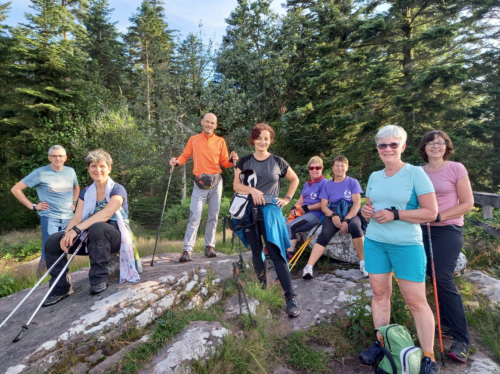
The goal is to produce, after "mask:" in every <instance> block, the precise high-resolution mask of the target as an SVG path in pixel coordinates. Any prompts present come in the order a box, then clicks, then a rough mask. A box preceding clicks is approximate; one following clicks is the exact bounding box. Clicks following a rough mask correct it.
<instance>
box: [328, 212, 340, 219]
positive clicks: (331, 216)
mask: <svg viewBox="0 0 500 374" xmlns="http://www.w3.org/2000/svg"><path fill="white" fill-rule="evenodd" d="M335 216H338V214H337V213H335V212H334V213H332V214H330V215H329V216H328V217H330V218H333V217H335Z"/></svg>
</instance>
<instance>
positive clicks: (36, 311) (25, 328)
mask: <svg viewBox="0 0 500 374" xmlns="http://www.w3.org/2000/svg"><path fill="white" fill-rule="evenodd" d="M87 237H88V231H84V232H83V233H82V235H81V236H80V238H81V241H80V244H79V245H78V247H77V248H76V249H75V251H74V252H73V254H72V255H71V258H70V259H69V260H68V262H67V263H66V265H64V267H63V269H62V271H61V272H60V273H59V275H58V276H57V278H56V280H55V281H54V283H53V284H52V286H51V287H49V290H48V291H47V293H46V294H45V296H44V297H43V299H42V301H40V303H39V304H38V307H37V308H36V309H35V311H34V312H33V314H32V315H31V318H30V319H29V320H28V322H27V323H26V324H25V325H23V327H22V329H21V332H20V333H19V334H17V336H16V337H15V338H14V340H12V342H13V343H15V342H17V341H19V339H21V337H22V335H23V333H24V332H25V331H26V330H28V326H29V324H30V323H31V321H32V320H33V318H34V317H35V315H36V314H37V313H38V311H39V310H40V308H41V307H42V305H43V303H44V302H45V300H46V299H47V297H49V295H50V293H51V292H52V290H53V289H54V287H55V286H56V285H57V282H59V279H61V277H62V276H63V274H64V275H66V269H67V268H68V266H69V264H71V261H73V259H74V258H75V256H76V255H77V254H78V252H79V251H80V248H81V247H82V245H83V243H84V242H85V241H86V240H87ZM64 256H67V253H66V252H64V253H63V254H61V256H59V258H58V259H57V261H56V262H54V264H53V265H52V266H51V267H50V269H49V270H47V272H46V273H45V274H44V275H43V276H42V277H41V278H40V279H39V280H38V282H37V283H36V284H35V285H34V286H33V288H32V289H31V290H30V291H29V292H28V294H27V295H26V296H25V297H24V298H23V299H22V300H21V302H20V303H19V304H17V306H16V307H15V308H14V310H13V311H12V312H11V313H10V314H9V315H8V316H7V318H6V319H5V320H3V321H2V323H0V328H1V327H2V326H3V325H5V323H6V322H7V321H8V320H9V319H10V317H12V316H13V315H14V313H15V312H16V311H17V310H18V309H19V307H20V306H21V305H23V303H24V302H25V301H26V300H27V299H28V298H29V297H30V295H31V294H32V293H33V292H34V291H35V290H36V289H37V287H38V286H39V285H40V284H41V283H42V282H43V280H44V279H45V278H46V277H47V275H49V274H50V272H51V271H52V270H53V269H54V268H55V267H56V265H57V264H58V263H59V262H60V261H61V260H62V259H63V258H64Z"/></svg>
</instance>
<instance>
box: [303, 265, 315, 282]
mask: <svg viewBox="0 0 500 374" xmlns="http://www.w3.org/2000/svg"><path fill="white" fill-rule="evenodd" d="M313 277H314V276H313V267H312V265H309V264H307V265H306V267H305V268H304V272H303V273H302V278H304V279H312V278H313Z"/></svg>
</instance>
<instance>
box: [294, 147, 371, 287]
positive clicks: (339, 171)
mask: <svg viewBox="0 0 500 374" xmlns="http://www.w3.org/2000/svg"><path fill="white" fill-rule="evenodd" d="M348 169H349V161H348V160H347V158H345V157H344V156H337V157H335V158H334V159H333V163H332V170H333V174H334V178H333V180H331V181H328V182H327V183H326V184H325V186H324V187H323V189H322V191H321V194H320V195H319V197H320V199H321V210H322V211H323V213H324V214H325V218H324V219H323V225H322V228H321V234H319V236H318V239H317V240H316V243H315V244H314V246H313V249H312V251H311V256H310V257H309V260H308V261H307V265H306V266H305V268H304V273H303V275H302V278H304V279H311V278H312V277H313V266H314V265H315V264H316V262H317V261H318V260H319V258H320V257H321V256H322V255H323V253H324V252H325V247H326V245H327V244H328V242H329V241H330V240H331V239H332V237H333V236H334V235H335V234H336V233H337V231H339V230H340V231H341V232H342V233H344V234H347V233H349V234H351V236H352V243H353V244H354V248H356V251H357V252H358V256H359V259H360V262H359V269H360V271H361V272H362V273H363V276H364V277H367V276H368V273H367V272H366V271H365V261H364V256H363V243H364V232H363V229H362V228H361V219H360V218H359V216H358V212H359V209H360V207H361V194H362V193H363V190H362V189H361V186H360V185H359V182H358V181H357V180H356V179H354V178H351V177H348V176H346V172H347V170H348ZM341 200H345V201H346V202H347V203H348V204H352V206H351V209H350V210H349V212H348V213H347V214H346V216H345V217H339V215H338V214H337V213H336V212H335V208H333V209H334V210H330V208H329V206H330V204H336V203H339V202H340V201H341Z"/></svg>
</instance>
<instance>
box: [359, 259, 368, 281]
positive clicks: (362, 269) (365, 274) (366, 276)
mask: <svg viewBox="0 0 500 374" xmlns="http://www.w3.org/2000/svg"><path fill="white" fill-rule="evenodd" d="M359 271H360V272H361V274H363V277H365V278H368V273H367V272H366V270H365V263H364V262H363V263H360V264H359Z"/></svg>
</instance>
